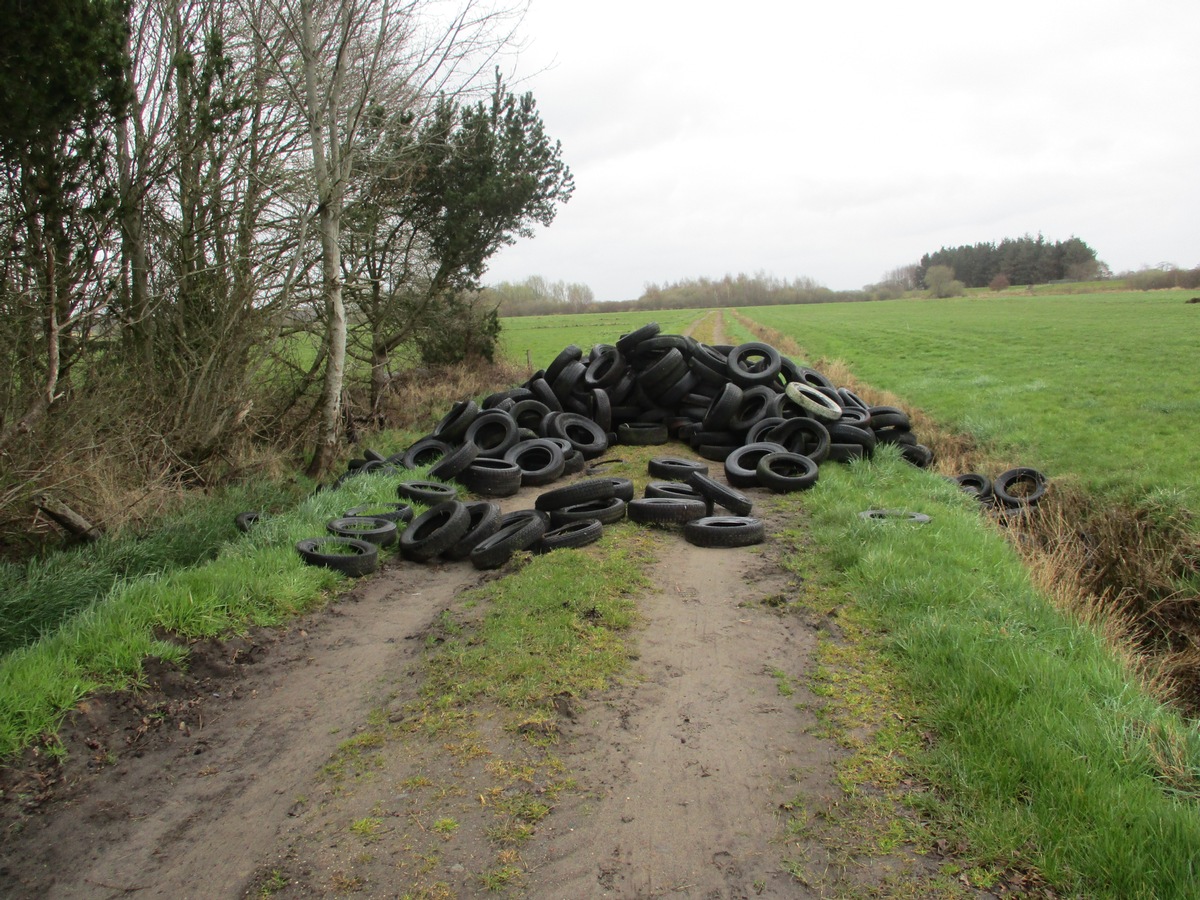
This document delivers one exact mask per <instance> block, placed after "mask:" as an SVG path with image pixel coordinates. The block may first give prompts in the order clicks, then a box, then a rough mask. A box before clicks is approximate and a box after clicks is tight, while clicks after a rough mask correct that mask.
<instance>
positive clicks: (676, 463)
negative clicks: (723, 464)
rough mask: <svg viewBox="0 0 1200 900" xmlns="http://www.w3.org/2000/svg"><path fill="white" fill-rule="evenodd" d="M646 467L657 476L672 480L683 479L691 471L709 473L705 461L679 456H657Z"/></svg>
mask: <svg viewBox="0 0 1200 900" xmlns="http://www.w3.org/2000/svg"><path fill="white" fill-rule="evenodd" d="M646 468H647V470H648V471H649V472H650V474H651V475H653V476H654V477H655V478H666V479H668V480H670V481H683V479H685V478H687V477H688V475H689V473H691V472H699V473H701V474H702V475H707V474H708V466H706V465H705V464H704V463H702V462H698V461H697V460H694V459H682V458H681V457H677V456H657V457H655V458H654V459H652V460H650V462H649V464H648V465H647V466H646Z"/></svg>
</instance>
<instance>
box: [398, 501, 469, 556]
mask: <svg viewBox="0 0 1200 900" xmlns="http://www.w3.org/2000/svg"><path fill="white" fill-rule="evenodd" d="M470 527H471V514H470V513H469V512H468V511H467V505H466V504H465V503H460V502H459V501H457V500H447V501H446V502H444V503H439V504H437V505H436V506H433V507H431V508H430V509H429V510H427V511H426V512H423V513H421V515H419V516H417V517H416V518H415V519H413V520H412V522H411V523H410V524H409V526H408V527H407V528H405V529H404V531H403V532H402V533H401V535H400V554H401V555H402V556H403V557H404V558H405V559H411V560H416V561H417V562H428V561H429V560H431V559H433V558H434V557H435V556H440V555H441V554H443V553H445V552H446V551H447V550H449V549H450V548H451V547H453V546H454V545H455V544H456V543H458V542H459V541H460V540H462V538H463V535H465V534H466V533H467V530H468V529H469V528H470Z"/></svg>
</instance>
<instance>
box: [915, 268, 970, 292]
mask: <svg viewBox="0 0 1200 900" xmlns="http://www.w3.org/2000/svg"><path fill="white" fill-rule="evenodd" d="M925 287H927V288H928V289H929V293H930V295H931V296H933V297H939V298H941V297H961V296H962V295H963V292H964V291H965V290H966V287H965V286H964V285H963V283H962V282H961V281H957V280H955V278H954V270H953V269H952V268H950V267H949V266H930V267H929V270H928V271H927V272H926V273H925Z"/></svg>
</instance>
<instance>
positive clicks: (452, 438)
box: [433, 400, 479, 444]
mask: <svg viewBox="0 0 1200 900" xmlns="http://www.w3.org/2000/svg"><path fill="white" fill-rule="evenodd" d="M478 415H479V406H478V404H476V403H475V401H474V400H460V401H459V402H458V403H455V404H454V406H452V407H451V408H450V412H448V413H446V415H444V416H443V417H442V420H441V421H440V422H438V423H437V425H435V426H434V429H433V437H435V438H438V439H439V440H442V441H445V442H446V443H447V444H456V443H458V442H459V441H461V440H462V439H463V435H465V434H466V433H467V429H468V428H469V427H470V425H471V423H472V422H474V421H475V418H476V417H477V416H478Z"/></svg>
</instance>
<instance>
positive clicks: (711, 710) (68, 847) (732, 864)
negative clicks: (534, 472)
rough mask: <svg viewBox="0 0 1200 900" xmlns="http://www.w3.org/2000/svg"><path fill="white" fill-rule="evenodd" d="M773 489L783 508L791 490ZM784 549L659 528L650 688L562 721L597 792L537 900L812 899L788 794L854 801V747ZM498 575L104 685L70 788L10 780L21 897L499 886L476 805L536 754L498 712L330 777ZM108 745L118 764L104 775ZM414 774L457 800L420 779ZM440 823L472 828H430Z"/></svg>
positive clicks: (647, 606) (391, 594) (544, 848)
mask: <svg viewBox="0 0 1200 900" xmlns="http://www.w3.org/2000/svg"><path fill="white" fill-rule="evenodd" d="M532 499H533V495H532V494H527V493H526V492H522V494H521V495H518V496H517V497H514V498H509V499H507V500H506V501H505V503H504V506H505V508H506V509H513V508H518V507H521V506H528V505H530V504H531V502H532ZM758 501H761V502H762V503H763V504H764V507H763V508H764V509H768V508H769V496H768V495H766V494H758V493H757V492H756V502H758ZM769 550H770V544H769V543H768V544H767V545H764V546H762V547H757V548H745V549H736V550H718V549H708V550H705V549H699V548H695V547H692V546H691V545H689V544H687V543H685V542H684V541H683V540H682V538H681V536H680V535H679V534H678V533H664V534H662V535H659V536H658V537H657V538H656V551H655V552H656V554H657V559H658V561H657V563H656V564H655V566H654V569H653V573H652V580H653V581H654V583H655V585H656V588H655V589H654V590H650V591H647V592H645V593H644V594H643V595H642V596H639V597H638V598H637V602H638V607H639V609H640V611H641V614H642V617H643V621H642V625H641V626H640V627H639V629H638V631H637V634H635V635H634V641H635V644H636V647H637V658H636V659H635V660H634V661H633V663H632V677H631V678H630V679H629V680H628V681H627V682H626V683H625V684H623V685H620V686H617V687H614V688H612V689H610V690H608V691H606V692H603V693H601V694H598V695H595V696H592V697H589V698H586V699H584V700H582V701H580V702H579V703H577V704H574V709H573V710H572V711H571V714H570V715H568V716H564V717H563V718H562V719H561V722H560V727H561V738H560V742H559V744H558V745H557V746H556V747H555V752H556V753H557V754H558V756H559V757H561V760H562V762H563V764H564V765H565V768H566V770H567V771H568V772H569V773H570V774H571V775H572V776H573V777H574V779H575V781H576V783H577V785H578V789H577V790H573V791H569V792H566V793H564V794H562V795H560V796H558V798H557V800H556V801H555V802H554V803H553V811H552V812H551V813H550V814H549V815H548V816H547V817H546V818H545V819H544V820H542V821H541V822H539V824H538V826H537V829H536V834H534V836H533V837H532V838H531V839H530V840H529V841H528V843H526V844H523V845H522V846H521V848H520V853H519V868H520V869H521V875H520V877H519V878H518V879H516V880H515V881H514V882H513V884H512V885H510V887H509V890H510V892H512V893H513V895H518V896H529V897H538V898H540V897H547V898H552V897H561V898H580V897H652V896H660V895H671V896H681V897H705V898H710V897H711V898H716V897H753V896H788V897H796V896H805V895H806V893H805V889H804V888H803V887H802V886H801V885H800V884H799V883H798V882H796V881H795V880H793V879H792V878H791V876H789V875H787V874H786V873H785V872H784V871H783V868H782V861H783V858H784V856H785V855H786V853H787V848H786V846H785V842H784V841H783V829H784V826H785V824H786V823H785V815H784V813H782V812H781V805H782V804H784V803H786V802H787V801H789V800H791V799H792V798H795V797H797V796H798V795H803V796H804V797H805V798H806V803H812V804H817V805H819V804H820V803H821V802H823V800H825V801H827V800H828V799H829V798H832V797H833V796H835V794H836V792H837V788H836V786H835V781H834V777H833V776H834V771H833V765H834V762H835V760H836V758H837V757H838V754H839V753H840V752H841V751H839V750H838V749H837V747H836V746H835V745H834V744H833V743H832V742H831V741H829V740H826V739H818V738H815V737H813V736H812V734H811V733H810V732H811V731H812V728H811V726H812V725H813V719H812V715H811V713H810V712H809V711H808V710H809V708H810V707H809V704H810V701H811V700H812V698H811V697H810V696H809V695H808V693H807V689H806V687H805V685H806V673H807V672H808V670H809V667H810V666H811V659H812V653H813V649H814V646H815V631H814V629H813V627H812V626H810V625H809V624H806V622H805V620H804V619H803V617H801V616H797V615H794V614H783V613H780V612H778V611H776V610H775V609H774V608H772V607H771V606H770V605H768V604H764V603H763V602H761V601H763V600H765V599H769V598H777V597H779V596H781V595H783V596H786V595H788V592H789V590H790V587H789V583H788V580H787V577H786V576H785V574H784V573H783V572H782V571H781V570H780V569H779V567H778V566H777V565H776V564H775V563H773V562H772V561H771V559H770V552H769ZM764 551H767V552H764ZM483 577H484V576H483V575H481V573H478V572H476V571H475V570H474V569H472V568H471V567H470V566H469V565H463V564H450V565H445V566H432V567H417V566H414V565H413V564H411V563H405V562H399V561H393V562H391V563H389V565H388V566H387V567H385V569H384V570H383V571H382V572H381V573H380V574H379V575H377V576H375V577H373V578H371V579H368V580H366V581H364V582H362V583H360V584H359V585H358V586H356V587H355V589H354V590H353V591H352V592H351V593H350V594H349V595H347V596H346V597H344V598H342V599H341V600H339V601H338V602H336V603H335V604H333V605H332V606H331V607H330V608H329V609H328V610H326V611H324V612H322V613H318V614H315V615H312V616H308V617H305V618H304V619H303V620H301V621H300V622H298V623H297V624H295V625H294V626H292V627H291V628H289V629H288V630H287V631H286V632H283V633H281V634H277V635H275V634H273V635H262V636H260V637H259V639H258V640H257V641H242V642H240V643H237V642H235V644H233V645H227V646H224V647H222V646H220V645H217V646H216V647H212V648H208V650H207V651H206V652H203V653H198V654H197V663H196V665H195V666H194V671H193V673H192V676H190V677H188V678H183V677H181V676H180V675H179V674H178V673H173V672H169V671H159V672H157V673H155V677H154V681H155V684H156V686H157V687H158V688H159V689H160V690H158V691H151V692H150V693H149V695H147V696H146V697H143V698H140V699H139V698H131V697H128V696H125V697H117V698H100V699H97V700H96V701H94V702H93V704H91V707H90V712H89V713H87V714H85V715H84V716H81V717H80V718H79V719H78V721H77V722H76V727H75V728H74V729H73V732H72V733H73V734H74V738H73V740H74V741H75V743H74V744H73V745H72V764H71V767H70V770H69V772H68V773H67V775H66V776H65V777H61V776H60V783H59V784H57V785H54V786H52V790H51V791H50V794H51V795H52V796H51V798H50V799H49V800H47V801H46V802H45V803H44V804H42V805H41V806H40V807H38V808H36V809H34V810H33V811H32V812H29V811H27V810H24V809H22V808H21V807H22V804H20V803H13V802H11V801H12V798H13V796H14V795H15V794H19V793H21V791H22V790H28V788H29V783H26V784H25V786H24V788H22V787H21V786H20V785H17V786H16V787H14V786H13V784H12V783H11V782H12V780H11V779H9V783H8V785H7V790H6V793H7V796H8V800H9V802H6V803H4V804H0V828H3V829H4V834H5V840H4V843H3V845H2V846H0V878H3V879H4V890H3V893H4V895H5V896H11V897H39V898H40V897H51V898H56V897H126V896H133V897H141V896H145V897H151V896H154V897H158V896H161V897H179V898H186V897H194V898H224V897H230V898H233V897H240V896H262V895H264V891H265V890H266V889H265V888H264V884H266V883H267V880H268V878H269V876H270V877H277V878H278V883H272V885H271V890H270V893H271V894H272V895H274V896H279V897H311V896H340V895H343V894H345V893H347V892H354V891H356V892H359V893H360V895H363V896H372V897H374V896H380V897H396V896H405V895H407V894H409V893H410V892H413V888H414V886H417V885H419V886H420V888H421V890H420V891H416V892H415V895H416V896H426V897H435V896H441V897H453V896H475V895H480V896H482V895H484V894H486V893H488V892H487V890H486V887H485V884H484V883H483V881H482V875H483V874H484V873H486V872H487V871H488V869H489V867H494V866H495V864H496V863H495V859H496V854H497V847H496V846H495V844H494V842H492V841H491V840H489V837H488V835H487V827H488V825H489V823H490V822H491V821H492V820H489V819H488V818H487V816H488V815H491V813H490V811H485V810H481V809H480V803H478V802H476V801H477V799H482V798H480V791H481V790H482V788H481V785H483V784H485V782H487V771H486V764H487V763H489V762H495V761H496V760H498V759H500V758H501V757H502V756H503V754H504V753H508V752H516V753H520V752H522V751H521V750H520V746H521V743H522V742H521V741H520V740H519V739H518V738H514V737H513V736H512V735H511V734H505V733H503V732H502V731H501V729H500V727H499V724H498V723H499V721H500V720H499V719H498V718H494V717H492V715H491V714H490V713H487V712H486V711H485V712H484V714H483V718H482V720H481V721H482V723H483V724H484V725H485V726H486V727H490V728H491V730H492V733H491V734H486V735H484V736H483V737H482V738H481V739H480V740H481V741H482V742H483V743H488V742H490V744H489V746H490V747H491V749H490V750H489V751H488V752H489V753H490V754H491V756H484V757H482V758H481V759H478V760H470V761H466V762H464V761H463V760H462V759H455V758H454V756H453V754H448V753H447V752H446V748H445V747H444V746H443V741H444V740H445V739H444V738H432V739H430V740H428V741H427V742H426V743H424V744H417V743H414V741H415V740H416V739H415V738H414V737H412V736H408V737H405V738H403V739H397V740H391V741H389V743H388V744H387V745H386V746H385V747H384V748H383V749H382V750H381V751H380V756H379V762H378V769H377V771H373V772H372V773H370V775H369V777H364V778H362V779H357V780H352V781H351V782H350V783H347V784H345V785H331V783H330V781H329V779H328V778H327V777H324V776H323V774H322V767H323V766H324V765H325V764H326V763H327V762H328V761H330V760H331V759H332V758H333V757H334V755H335V753H336V752H337V750H338V747H339V746H340V745H342V744H343V742H345V741H346V740H347V738H349V737H352V736H354V735H355V734H356V733H358V732H360V731H363V730H365V729H368V728H369V725H368V722H369V718H370V714H371V711H372V710H379V709H385V710H399V709H402V708H403V704H404V702H405V700H406V698H411V697H413V696H415V694H416V692H417V690H418V689H419V686H420V678H419V675H420V672H421V664H422V658H423V655H424V648H425V645H426V644H425V640H424V638H425V637H426V636H427V635H429V634H431V633H432V632H433V631H435V630H436V622H437V621H438V619H439V617H440V615H441V613H442V612H443V611H444V610H454V609H456V608H458V609H461V608H462V607H461V605H459V606H457V607H456V604H461V598H460V595H461V593H462V591H463V590H464V589H466V588H469V587H471V586H473V585H475V584H478V583H479V582H480V580H481V579H482V578H483ZM488 577H492V576H488ZM418 586H419V589H418ZM198 649H203V648H198ZM160 718H161V720H162V723H161V726H157V727H154V728H147V727H146V726H145V723H146V722H148V721H150V722H158V721H159V719H160ZM139 723H141V724H139ZM139 730H145V731H146V733H145V734H144V735H141V736H140V737H137V738H136V740H132V743H127V742H128V741H129V740H131V739H133V738H134V737H135V735H137V734H138V732H139ZM485 730H486V728H485ZM505 741H508V742H509V743H508V744H507V745H505V746H506V747H507V749H504V748H503V747H502V746H501V745H502V744H504V742H505ZM81 742H90V743H87V744H84V743H81ZM514 748H515V750H514ZM109 754H111V755H109ZM106 755H109V759H111V758H112V757H113V756H115V758H116V762H115V764H108V765H101V766H98V767H95V771H91V772H89V771H86V769H87V768H88V767H87V766H86V765H85V763H86V761H87V760H88V758H89V756H92V757H104V756H106ZM416 775H421V776H428V777H429V778H430V779H431V781H432V782H433V783H434V784H435V785H437V786H438V788H439V789H444V792H443V793H444V796H443V794H442V793H439V794H438V795H437V799H430V798H431V797H432V796H433V795H432V793H431V791H432V789H427V790H425V791H424V792H421V791H416V790H411V789H409V788H407V787H405V785H406V784H407V783H408V782H410V781H411V779H412V778H413V776H416ZM367 816H370V817H378V818H379V820H380V822H381V823H382V824H381V828H380V834H379V836H377V837H370V838H362V839H359V838H358V837H356V836H355V834H353V828H352V827H351V824H352V823H353V822H356V821H359V820H361V819H362V818H364V817H367ZM440 816H450V817H453V818H455V820H456V821H457V822H459V823H461V824H462V828H461V829H460V830H459V831H458V832H456V833H455V834H454V835H453V836H451V835H444V836H438V835H435V834H432V833H430V831H429V827H428V826H429V823H430V822H433V821H435V820H436V819H437V818H438V817H440ZM514 858H517V857H514ZM421 860H424V862H423V863H421V865H420V868H414V866H415V865H416V864H417V863H418V862H420V861H421ZM428 885H434V886H436V890H434V889H432V888H430V889H428V890H426V886H428Z"/></svg>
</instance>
